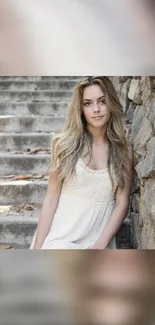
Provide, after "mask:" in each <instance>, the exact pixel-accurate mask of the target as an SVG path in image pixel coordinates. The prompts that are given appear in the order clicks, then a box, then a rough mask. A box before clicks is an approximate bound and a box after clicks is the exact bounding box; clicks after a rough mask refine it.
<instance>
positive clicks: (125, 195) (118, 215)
mask: <svg viewBox="0 0 155 325" xmlns="http://www.w3.org/2000/svg"><path fill="white" fill-rule="evenodd" d="M129 157H130V163H129V165H128V176H129V179H128V181H126V183H125V187H124V189H123V190H122V189H120V187H118V188H117V191H116V205H115V209H114V211H113V213H112V215H111V216H110V219H109V221H108V222H107V225H106V226H105V228H104V230H103V232H102V233H101V235H100V237H99V239H98V240H97V242H96V243H95V244H94V246H93V247H92V248H93V249H105V248H106V247H107V246H108V244H109V243H110V241H111V240H112V238H113V237H114V236H115V235H116V233H117V232H118V230H119V228H120V226H121V225H122V223H123V220H124V219H125V217H126V216H127V213H128V210H129V204H130V193H131V185H132V174H133V172H132V168H133V166H132V161H133V153H132V148H129Z"/></svg>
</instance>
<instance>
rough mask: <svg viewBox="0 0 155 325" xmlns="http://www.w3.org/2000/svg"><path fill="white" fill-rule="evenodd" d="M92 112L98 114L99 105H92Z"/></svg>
mask: <svg viewBox="0 0 155 325" xmlns="http://www.w3.org/2000/svg"><path fill="white" fill-rule="evenodd" d="M93 111H94V112H99V105H98V104H97V103H94V105H93Z"/></svg>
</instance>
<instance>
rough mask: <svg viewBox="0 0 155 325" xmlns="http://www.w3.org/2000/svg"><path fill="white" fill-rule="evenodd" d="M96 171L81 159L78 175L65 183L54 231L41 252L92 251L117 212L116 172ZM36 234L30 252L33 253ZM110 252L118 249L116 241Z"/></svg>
mask: <svg viewBox="0 0 155 325" xmlns="http://www.w3.org/2000/svg"><path fill="white" fill-rule="evenodd" d="M112 175H113V180H114V185H115V188H114V191H113V192H112V184H111V180H110V176H109V172H108V168H104V169H101V170H94V169H91V168H89V167H87V166H86V165H85V163H84V162H83V160H82V159H81V158H79V160H78V161H77V164H76V173H75V175H74V176H73V177H72V178H71V179H70V180H69V181H68V182H66V181H64V182H63V185H62V190H61V194H60V198H59V202H58V206H57V209H56V212H55V214H54V217H53V221H52V225H51V228H50V230H49V232H48V234H47V236H46V238H45V240H44V243H43V245H42V247H41V249H88V248H91V246H93V244H95V242H96V241H97V239H98V238H99V236H100V234H101V233H102V232H103V230H104V227H105V226H106V224H107V222H108V220H109V218H110V216H111V214H112V212H113V210H114V208H115V203H116V202H115V192H116V189H117V186H118V184H117V177H116V175H115V173H114V171H113V169H112ZM35 236H36V231H35V233H34V236H33V239H32V243H31V246H30V249H33V246H34V241H35ZM106 249H116V238H115V237H114V238H113V239H112V240H111V242H110V243H109V245H108V246H107V247H106Z"/></svg>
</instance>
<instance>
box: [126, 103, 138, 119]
mask: <svg viewBox="0 0 155 325" xmlns="http://www.w3.org/2000/svg"><path fill="white" fill-rule="evenodd" d="M135 108H136V105H135V104H134V103H133V102H131V103H130V104H129V108H128V110H127V112H126V115H125V120H126V122H127V123H132V121H133V113H134V111H135Z"/></svg>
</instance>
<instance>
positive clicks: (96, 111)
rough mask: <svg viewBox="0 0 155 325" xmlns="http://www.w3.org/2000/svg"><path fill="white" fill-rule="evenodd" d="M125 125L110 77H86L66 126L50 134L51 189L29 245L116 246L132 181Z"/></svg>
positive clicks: (47, 246) (126, 211) (97, 247)
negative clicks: (54, 133) (53, 135)
mask: <svg viewBox="0 0 155 325" xmlns="http://www.w3.org/2000/svg"><path fill="white" fill-rule="evenodd" d="M124 126H125V123H124V113H123V108H122V106H121V104H120V101H119V99H118V96H117V94H116V91H115V88H114V86H113V84H112V82H111V81H110V79H109V78H107V77H102V76H100V77H85V78H82V79H81V80H80V81H79V83H78V84H77V86H76V88H75V91H74V94H73V99H72V103H71V105H70V108H69V111H68V115H67V119H66V124H65V127H64V129H63V131H62V132H61V133H59V134H58V135H56V136H55V137H54V138H53V139H52V140H51V153H52V157H51V163H50V175H49V181H48V189H47V193H46V195H45V198H44V201H43V205H42V209H41V214H40V217H39V222H38V226H37V230H36V232H35V235H34V238H33V241H32V244H31V246H30V249H33V248H34V249H39V248H41V249H89V248H92V249H106V248H113V249H115V248H116V241H115V235H116V233H117V231H118V230H119V228H120V226H121V224H122V222H123V220H124V219H125V217H126V216H127V213H128V208H129V201H130V190H131V183H132V147H131V145H129V143H128V141H127V139H126V136H125V130H124Z"/></svg>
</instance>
